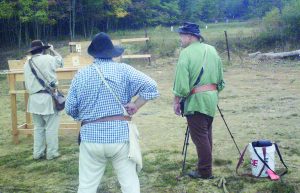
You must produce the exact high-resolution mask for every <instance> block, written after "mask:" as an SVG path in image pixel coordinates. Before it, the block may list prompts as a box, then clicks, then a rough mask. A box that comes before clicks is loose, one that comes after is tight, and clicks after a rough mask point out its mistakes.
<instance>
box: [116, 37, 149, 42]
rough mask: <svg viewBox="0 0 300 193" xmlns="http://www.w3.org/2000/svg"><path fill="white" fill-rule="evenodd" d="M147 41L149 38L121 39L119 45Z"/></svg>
mask: <svg viewBox="0 0 300 193" xmlns="http://www.w3.org/2000/svg"><path fill="white" fill-rule="evenodd" d="M147 40H149V37H146V38H130V39H121V40H120V41H121V43H127V42H142V41H147Z"/></svg>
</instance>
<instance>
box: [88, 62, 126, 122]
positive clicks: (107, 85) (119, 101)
mask: <svg viewBox="0 0 300 193" xmlns="http://www.w3.org/2000/svg"><path fill="white" fill-rule="evenodd" d="M94 66H95V68H96V70H97V72H98V74H99V76H100V78H101V80H102V81H103V82H104V84H105V85H106V87H107V88H108V89H109V90H110V92H111V93H112V94H113V95H114V97H115V98H116V99H117V101H118V103H119V104H120V105H121V107H122V109H123V112H124V115H126V116H129V115H128V113H127V111H126V110H125V108H124V106H123V104H122V103H121V100H120V99H119V97H118V96H117V94H116V93H115V92H114V91H113V89H112V88H111V87H110V86H109V84H108V83H107V81H106V80H105V77H104V75H103V73H102V72H101V70H100V69H99V67H98V66H96V65H94Z"/></svg>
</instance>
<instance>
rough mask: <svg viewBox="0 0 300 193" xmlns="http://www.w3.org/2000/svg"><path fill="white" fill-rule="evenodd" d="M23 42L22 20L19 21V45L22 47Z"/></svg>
mask: <svg viewBox="0 0 300 193" xmlns="http://www.w3.org/2000/svg"><path fill="white" fill-rule="evenodd" d="M21 42H22V23H21V20H20V21H19V35H18V47H19V49H20V48H21Z"/></svg>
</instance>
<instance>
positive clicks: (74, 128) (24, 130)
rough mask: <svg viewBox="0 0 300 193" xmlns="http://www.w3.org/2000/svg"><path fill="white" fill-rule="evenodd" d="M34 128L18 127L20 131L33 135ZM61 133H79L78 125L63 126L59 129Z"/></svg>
mask: <svg viewBox="0 0 300 193" xmlns="http://www.w3.org/2000/svg"><path fill="white" fill-rule="evenodd" d="M33 131H34V129H18V132H19V133H20V134H22V135H24V134H25V135H32V134H33ZM58 131H59V133H77V132H78V129H77V128H76V127H73V128H63V129H59V130H58Z"/></svg>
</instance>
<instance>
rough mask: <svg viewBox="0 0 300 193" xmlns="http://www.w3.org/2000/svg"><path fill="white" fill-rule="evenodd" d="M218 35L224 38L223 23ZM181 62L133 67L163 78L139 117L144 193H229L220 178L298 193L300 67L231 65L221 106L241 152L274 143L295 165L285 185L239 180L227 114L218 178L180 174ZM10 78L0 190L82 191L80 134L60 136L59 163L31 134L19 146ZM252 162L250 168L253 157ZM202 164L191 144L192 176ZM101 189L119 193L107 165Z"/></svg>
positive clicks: (0, 130)
mask: <svg viewBox="0 0 300 193" xmlns="http://www.w3.org/2000/svg"><path fill="white" fill-rule="evenodd" d="M213 25H215V24H213ZM237 26H238V25H237ZM208 29H210V28H208ZM162 30H167V29H162ZM215 30H216V31H219V33H220V34H222V33H224V32H223V31H222V30H223V27H222V25H220V28H217V27H216V29H215ZM235 30H236V31H238V29H235ZM228 31H229V32H230V29H228ZM149 33H150V32H149ZM152 36H154V37H158V36H160V34H158V35H156V36H155V33H154V32H153V35H152ZM176 38H178V37H175V36H174V39H176ZM176 57H177V56H175V57H174V56H172V57H166V58H156V59H155V61H154V62H155V64H156V65H153V66H147V63H146V62H143V61H136V62H134V67H136V68H137V69H139V70H141V71H143V72H145V73H146V74H148V75H149V76H151V77H152V78H154V79H155V80H156V81H157V83H158V87H159V90H160V94H161V96H160V98H159V99H157V100H155V101H151V102H149V103H148V104H146V106H145V107H143V108H142V109H141V110H140V112H138V114H137V115H136V116H135V117H134V122H135V123H136V124H137V125H138V127H139V131H140V134H141V138H142V140H141V146H142V150H143V159H144V160H143V161H144V169H143V171H142V172H141V173H140V174H139V176H140V183H141V192H146V193H148V192H149V193H154V192H155V193H156V192H158V193H160V192H161V193H164V192H170V193H171V192H172V193H173V192H174V193H175V192H176V193H177V192H178V193H186V192H189V193H194V192H201V193H202V192H203V193H207V192H224V187H222V186H220V187H219V186H218V185H219V184H220V180H221V179H225V180H226V183H225V187H226V189H227V190H228V191H229V192H253V193H254V192H270V193H271V192H299V191H300V186H299V183H300V178H299V172H300V171H299V170H300V164H299V161H300V151H299V149H300V144H299V142H300V141H299V136H300V130H299V123H300V122H299V118H300V111H299V110H300V109H299V108H300V92H299V90H300V79H299V73H300V63H299V62H297V61H287V62H286V61H279V62H278V61H271V62H259V61H247V62H244V63H242V64H241V63H238V62H235V63H233V64H234V65H231V66H225V72H224V77H225V81H226V88H225V90H224V91H223V92H222V93H220V103H219V105H220V107H221V110H222V112H223V114H224V116H225V119H226V121H227V123H228V125H229V127H230V130H231V132H232V134H233V135H234V138H235V140H236V142H237V144H238V146H239V148H240V149H243V148H244V146H246V144H247V143H249V142H251V141H253V140H258V139H270V140H272V141H275V142H277V143H278V145H279V147H280V149H281V153H282V155H283V158H284V160H285V162H286V164H287V165H288V166H289V173H288V174H287V175H286V176H284V177H283V178H282V180H281V181H278V182H272V181H269V180H268V179H255V178H249V177H240V176H237V175H236V174H235V166H236V164H237V161H238V157H239V155H238V152H237V150H236V149H235V146H234V144H233V142H232V139H231V138H230V135H229V133H228V131H227V129H226V127H225V125H224V123H223V121H222V119H221V117H220V115H219V114H216V117H215V119H214V125H213V136H214V138H213V144H214V147H213V157H214V160H213V165H214V166H213V172H214V175H215V177H216V178H215V179H213V180H209V181H208V180H193V179H190V178H189V177H187V176H180V174H181V167H182V159H183V156H182V155H181V151H182V145H183V142H184V133H185V129H186V121H185V119H184V118H182V117H177V116H175V115H174V113H173V111H172V97H173V95H172V85H173V73H174V68H175V64H176V59H177V58H176ZM128 62H131V61H128ZM6 81H7V80H6V79H5V76H1V77H0V85H1V100H0V106H1V114H0V192H2V193H10V192H38V193H39V192H76V191H77V187H78V152H79V151H78V145H77V142H76V139H77V135H76V134H75V133H72V134H68V135H60V151H61V154H62V157H60V158H58V159H57V160H53V161H47V160H41V161H34V160H32V143H33V139H32V136H20V144H18V145H14V144H13V143H12V135H11V119H10V98H9V96H8V95H7V82H6ZM2 90H4V91H5V92H2ZM18 107H19V111H18V116H19V122H18V124H21V123H23V122H24V119H25V118H24V110H25V107H24V102H23V101H22V96H18ZM62 121H63V122H67V121H70V118H68V117H67V116H66V115H65V114H64V115H63V119H62ZM245 160H246V163H249V155H248V154H246V158H245ZM196 162H197V159H196V152H195V147H194V145H193V143H192V141H191V139H190V145H189V146H188V154H187V162H186V169H187V171H189V170H192V169H194V168H195V164H196ZM276 165H277V169H278V170H281V169H282V166H281V164H280V162H279V159H278V157H276ZM248 168H249V165H247V164H245V166H244V167H243V168H242V170H241V172H247V171H249V170H248ZM178 176H179V178H178ZM98 192H105V193H114V192H120V186H119V184H118V180H117V177H116V175H115V173H114V171H113V169H112V166H111V165H108V166H107V170H106V172H105V175H104V178H103V180H102V182H101V187H100V189H99V190H98Z"/></svg>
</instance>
